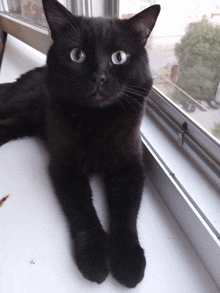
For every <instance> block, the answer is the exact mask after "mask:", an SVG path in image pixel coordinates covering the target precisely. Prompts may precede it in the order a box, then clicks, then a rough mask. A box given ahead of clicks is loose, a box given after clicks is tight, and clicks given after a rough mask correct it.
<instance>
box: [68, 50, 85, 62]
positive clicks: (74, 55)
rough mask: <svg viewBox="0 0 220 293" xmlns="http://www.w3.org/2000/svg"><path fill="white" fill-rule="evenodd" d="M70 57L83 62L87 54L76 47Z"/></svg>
mask: <svg viewBox="0 0 220 293" xmlns="http://www.w3.org/2000/svg"><path fill="white" fill-rule="evenodd" d="M70 58H71V59H72V60H73V61H74V62H76V63H82V62H83V61H84V60H85V59H86V54H85V53H84V52H83V51H82V50H80V49H78V48H75V49H73V50H72V51H71V53H70Z"/></svg>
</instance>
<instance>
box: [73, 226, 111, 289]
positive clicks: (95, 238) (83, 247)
mask: <svg viewBox="0 0 220 293" xmlns="http://www.w3.org/2000/svg"><path fill="white" fill-rule="evenodd" d="M106 258H107V234H105V232H104V231H102V233H97V232H94V231H91V232H88V231H86V232H81V233H79V234H78V235H77V237H76V238H75V259H76V263H77V265H78V268H79V270H80V271H81V273H82V274H83V276H84V277H85V278H86V279H88V280H90V281H92V282H96V283H98V284H100V283H102V282H103V281H104V280H105V279H106V277H107V275H108V268H107V260H106Z"/></svg>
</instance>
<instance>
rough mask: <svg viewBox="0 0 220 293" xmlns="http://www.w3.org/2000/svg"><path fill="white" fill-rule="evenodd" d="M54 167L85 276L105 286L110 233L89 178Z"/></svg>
mask: <svg viewBox="0 0 220 293" xmlns="http://www.w3.org/2000/svg"><path fill="white" fill-rule="evenodd" d="M67 170H68V166H66V167H65V168H64V167H61V166H57V165H56V164H54V163H53V164H51V166H50V174H51V177H52V180H53V183H54V186H55V190H56V193H57V196H58V199H59V201H60V204H61V206H62V208H63V211H64V214H65V216H66V218H67V221H68V224H69V227H70V233H71V236H72V238H73V240H74V244H75V245H74V246H75V247H74V254H75V260H76V263H77V265H78V268H79V270H80V271H81V273H82V274H83V276H84V277H85V278H86V279H88V280H90V281H93V282H97V283H102V282H103V281H104V280H105V279H106V277H107V275H108V269H107V264H106V259H107V244H108V239H107V234H106V233H105V232H104V230H103V229H102V226H101V224H100V222H99V219H98V217H97V214H96V211H95V209H94V207H93V204H92V194H91V189H90V185H89V181H88V178H86V176H84V175H83V174H81V173H80V172H77V171H75V172H68V171H67ZM70 175H71V176H70Z"/></svg>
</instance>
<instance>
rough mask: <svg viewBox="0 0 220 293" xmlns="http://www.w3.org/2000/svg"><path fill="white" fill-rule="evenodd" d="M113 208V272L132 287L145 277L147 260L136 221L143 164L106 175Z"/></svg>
mask: <svg viewBox="0 0 220 293" xmlns="http://www.w3.org/2000/svg"><path fill="white" fill-rule="evenodd" d="M105 183H106V187H107V197H108V203H109V210H110V217H111V223H110V239H109V263H110V269H111V272H112V275H113V276H114V277H115V279H117V280H118V281H119V282H120V283H122V284H123V285H125V286H126V287H128V288H134V287H135V286H136V285H137V284H138V283H139V282H140V281H141V280H142V279H143V276H144V270H145V266H146V260H145V256H144V251H143V249H142V247H141V246H140V244H139V240H138V235H137V228H136V220H137V214H138V210H139V206H140V201H141V195H142V190H143V183H144V171H143V168H142V166H141V164H135V165H130V166H124V167H123V168H120V169H118V170H115V171H113V172H111V174H110V173H109V174H107V175H106V176H105Z"/></svg>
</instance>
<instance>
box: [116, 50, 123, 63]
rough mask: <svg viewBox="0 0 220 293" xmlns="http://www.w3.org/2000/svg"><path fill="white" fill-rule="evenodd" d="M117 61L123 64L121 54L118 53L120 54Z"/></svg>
mask: <svg viewBox="0 0 220 293" xmlns="http://www.w3.org/2000/svg"><path fill="white" fill-rule="evenodd" d="M117 59H118V62H121V60H122V57H121V52H118V54H117Z"/></svg>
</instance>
